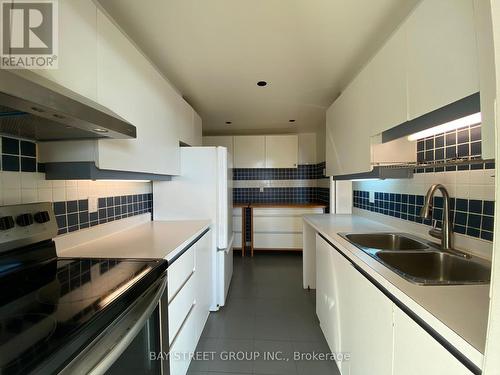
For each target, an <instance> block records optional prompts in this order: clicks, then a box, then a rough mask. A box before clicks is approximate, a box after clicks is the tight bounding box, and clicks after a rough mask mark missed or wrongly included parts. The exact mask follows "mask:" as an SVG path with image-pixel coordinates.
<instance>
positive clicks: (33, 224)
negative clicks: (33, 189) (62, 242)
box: [0, 202, 57, 252]
mask: <svg viewBox="0 0 500 375" xmlns="http://www.w3.org/2000/svg"><path fill="white" fill-rule="evenodd" d="M56 235H57V223H56V220H55V216H54V211H53V208H52V203H50V202H45V203H30V204H19V205H12V206H0V252H2V251H7V250H10V249H13V248H16V247H20V246H24V245H29V244H32V243H35V242H40V241H44V240H49V239H52V238H54V237H55V236H56Z"/></svg>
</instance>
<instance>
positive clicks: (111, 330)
mask: <svg viewBox="0 0 500 375" xmlns="http://www.w3.org/2000/svg"><path fill="white" fill-rule="evenodd" d="M166 286H167V279H166V275H164V276H163V277H162V278H160V279H159V280H158V281H157V282H156V283H155V284H153V285H152V286H151V287H150V288H149V289H148V290H147V291H146V292H145V293H144V294H143V295H142V296H141V297H140V298H139V300H138V301H137V302H135V303H134V305H132V306H131V307H130V308H129V309H128V310H127V312H126V313H125V314H124V315H123V316H121V317H120V318H119V319H117V321H115V322H114V323H113V324H112V325H110V326H109V327H108V328H107V329H106V330H105V331H104V332H102V333H101V334H100V335H99V336H98V337H97V338H96V339H95V340H94V341H93V342H92V343H91V344H90V345H89V346H88V347H87V348H86V349H85V350H84V351H83V352H81V353H80V354H79V355H78V356H77V357H76V358H75V359H74V360H73V361H72V362H71V363H70V364H69V365H68V366H67V367H66V368H65V369H64V370H63V371H62V372H61V374H93V375H100V374H110V375H114V374H121V375H122V374H155V375H168V374H169V363H168V356H166V355H163V360H162V359H161V357H162V356H161V355H160V353H162V354H164V353H168V315H167V314H168V313H167V311H168V310H167V307H168V306H167V305H168V300H167V291H166V290H167V288H166Z"/></svg>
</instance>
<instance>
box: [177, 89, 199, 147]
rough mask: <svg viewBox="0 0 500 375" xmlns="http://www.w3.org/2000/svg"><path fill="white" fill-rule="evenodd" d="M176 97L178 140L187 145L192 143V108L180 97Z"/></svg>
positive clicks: (192, 144)
mask: <svg viewBox="0 0 500 375" xmlns="http://www.w3.org/2000/svg"><path fill="white" fill-rule="evenodd" d="M176 99H177V106H176V107H177V109H178V110H177V113H176V124H177V127H178V132H179V141H181V142H182V143H185V144H187V145H189V146H195V145H194V123H193V120H194V118H193V112H194V111H193V108H191V106H190V105H189V104H188V103H187V102H186V101H185V100H184V99H183V98H182V97H178V98H176Z"/></svg>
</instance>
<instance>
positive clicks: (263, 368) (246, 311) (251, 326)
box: [189, 253, 339, 375]
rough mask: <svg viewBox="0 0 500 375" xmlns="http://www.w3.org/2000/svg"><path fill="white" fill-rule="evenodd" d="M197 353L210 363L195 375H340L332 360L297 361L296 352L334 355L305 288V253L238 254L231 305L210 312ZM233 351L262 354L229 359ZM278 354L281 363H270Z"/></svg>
mask: <svg viewBox="0 0 500 375" xmlns="http://www.w3.org/2000/svg"><path fill="white" fill-rule="evenodd" d="M197 352H207V353H210V354H208V357H209V358H210V359H209V360H193V361H192V362H191V366H190V368H189V374H193V375H194V374H197V375H200V374H203V375H208V374H209V375H214V374H224V375H228V374H286V375H292V374H307V375H312V374H314V375H321V374H339V372H338V370H337V367H336V365H335V363H334V362H332V361H311V360H301V359H298V360H297V359H296V358H294V353H295V352H297V353H303V354H306V353H313V352H315V353H329V349H328V345H327V343H326V341H325V338H324V337H323V334H322V332H321V329H320V327H319V322H318V319H317V317H316V313H315V293H314V291H307V290H304V289H302V257H301V254H290V253H274V254H270V253H257V254H256V255H255V256H254V258H250V257H245V258H242V257H241V256H235V258H234V274H233V280H232V283H231V288H230V290H229V297H228V300H227V304H226V306H224V307H223V308H222V309H221V310H220V311H218V312H215V313H211V314H210V317H209V318H208V321H207V324H206V326H205V330H204V332H203V335H202V338H201V340H200V342H199V344H198V347H197ZM231 352H241V353H238V354H237V355H244V353H248V354H247V355H249V356H250V355H251V353H252V352H258V353H259V356H258V357H256V358H255V357H254V358H252V357H251V356H250V357H249V358H243V359H242V358H226V357H228V356H229V355H230V354H231ZM277 352H279V353H278V354H275V355H277V356H278V358H279V360H272V359H269V358H267V359H264V355H265V353H277ZM211 353H214V354H211ZM226 359H227V360H226Z"/></svg>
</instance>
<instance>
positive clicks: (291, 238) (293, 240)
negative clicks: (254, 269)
mask: <svg viewBox="0 0 500 375" xmlns="http://www.w3.org/2000/svg"><path fill="white" fill-rule="evenodd" d="M253 247H254V248H255V249H302V233H254V235H253Z"/></svg>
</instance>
